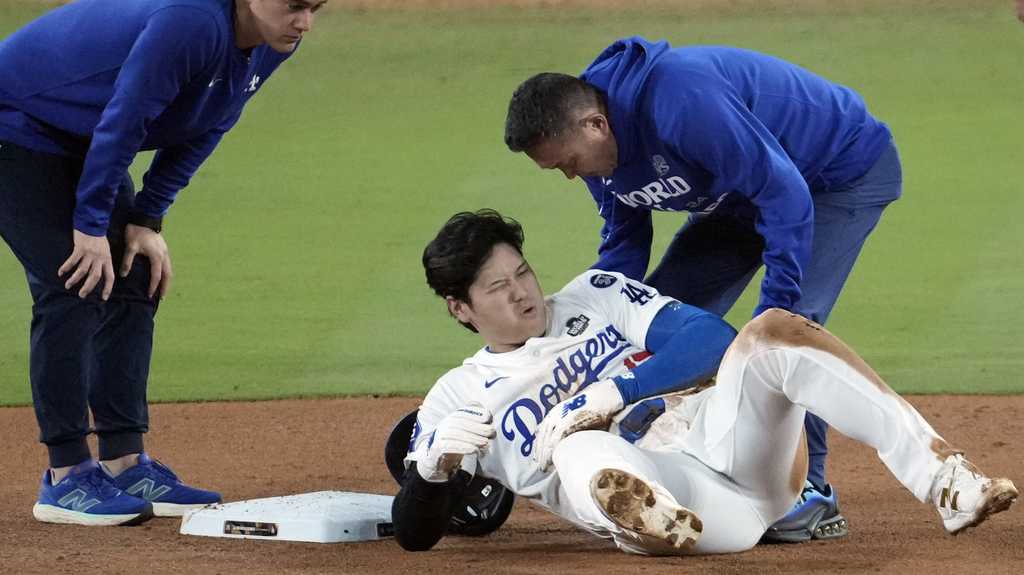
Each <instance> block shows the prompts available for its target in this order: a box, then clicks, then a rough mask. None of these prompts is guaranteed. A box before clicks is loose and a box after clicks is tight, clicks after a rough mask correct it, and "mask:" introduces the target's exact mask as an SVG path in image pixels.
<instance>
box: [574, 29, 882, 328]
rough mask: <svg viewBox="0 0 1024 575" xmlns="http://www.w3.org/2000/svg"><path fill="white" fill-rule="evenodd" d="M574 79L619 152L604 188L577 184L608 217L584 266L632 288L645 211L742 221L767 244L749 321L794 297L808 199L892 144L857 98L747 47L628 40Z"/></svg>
mask: <svg viewBox="0 0 1024 575" xmlns="http://www.w3.org/2000/svg"><path fill="white" fill-rule="evenodd" d="M581 78H582V79H583V80H584V81H585V82H587V83H589V84H591V85H593V86H595V87H596V88H598V89H599V90H601V91H602V92H603V93H604V94H605V95H606V96H607V102H608V116H609V122H610V124H611V128H612V132H613V134H614V136H615V141H616V144H617V145H618V166H617V167H616V169H615V171H614V172H613V174H612V177H611V178H592V177H588V178H583V179H584V181H585V182H586V183H587V187H588V188H589V189H590V193H591V195H593V197H594V200H595V201H596V202H597V204H598V206H599V209H600V213H601V216H602V217H603V218H604V220H605V223H604V226H603V228H602V230H601V237H602V242H601V245H600V248H599V249H598V254H599V259H598V262H597V263H596V264H594V266H593V267H595V268H598V269H605V270H614V271H618V272H621V273H623V274H625V275H626V276H628V277H630V278H633V279H642V278H643V275H644V273H645V271H646V270H647V265H648V263H649V261H650V252H651V240H652V237H653V228H652V224H651V213H650V212H651V210H662V211H688V212H703V213H710V212H712V211H714V212H715V213H718V214H721V213H727V214H734V215H737V216H739V217H744V218H750V219H753V220H754V225H755V226H756V229H757V231H758V233H760V234H761V236H762V237H764V240H765V250H764V255H763V260H764V264H765V278H764V282H763V284H762V286H761V298H760V303H759V305H758V307H757V309H756V311H755V315H757V314H759V313H760V312H762V311H764V310H765V309H768V308H771V307H780V308H783V309H790V308H791V307H792V306H793V305H794V304H795V303H796V302H797V301H798V300H799V299H800V295H801V293H800V279H801V270H802V268H803V267H804V266H806V264H807V262H808V260H809V259H810V252H811V250H810V245H811V240H812V235H813V224H814V208H813V204H812V199H811V196H812V195H814V194H818V193H825V192H828V191H829V190H830V189H835V188H837V187H839V186H842V185H843V184H845V183H848V182H851V181H853V180H855V179H856V178H858V177H860V176H862V175H864V174H865V173H866V172H867V171H868V170H869V169H870V168H871V166H872V165H873V164H874V163H875V162H876V161H877V160H878V158H879V157H880V156H881V154H882V152H883V151H884V150H885V148H886V146H887V145H888V143H889V141H890V139H891V134H890V132H889V129H888V128H887V127H886V126H885V124H883V123H881V122H879V121H878V120H876V119H875V118H873V117H872V116H871V115H870V114H868V112H867V109H866V107H865V105H864V101H863V100H862V99H861V98H860V96H859V95H857V94H856V93H855V92H854V91H852V90H850V89H849V88H845V87H843V86H840V85H837V84H834V83H832V82H829V81H827V80H825V79H823V78H821V77H819V76H816V75H814V74H812V73H810V72H808V71H807V70H804V69H803V68H800V67H799V66H796V65H794V64H790V63H788V62H785V61H783V60H779V59H778V58H773V57H771V56H766V55H764V54H759V53H756V52H751V51H749V50H742V49H737V48H728V47H717V46H692V47H684V48H672V47H671V46H669V44H668V43H667V42H664V41H662V42H656V43H652V42H649V41H647V40H645V39H643V38H640V37H632V38H626V39H623V40H619V41H617V42H615V43H614V44H612V45H611V46H609V47H608V48H607V49H606V50H605V51H604V52H603V53H602V54H601V55H600V56H598V57H597V59H596V60H595V61H594V62H593V63H592V64H591V65H590V66H589V67H588V68H587V69H586V70H585V71H584V72H583V75H582V76H581Z"/></svg>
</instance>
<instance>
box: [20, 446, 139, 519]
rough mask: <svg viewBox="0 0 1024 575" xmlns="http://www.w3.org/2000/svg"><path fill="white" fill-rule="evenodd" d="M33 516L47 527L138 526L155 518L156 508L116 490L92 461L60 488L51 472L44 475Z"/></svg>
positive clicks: (75, 470)
mask: <svg viewBox="0 0 1024 575" xmlns="http://www.w3.org/2000/svg"><path fill="white" fill-rule="evenodd" d="M32 515H33V516H34V517H35V518H36V519H37V520H39V521H42V522H44V523H67V524H72V525H93V526H109V525H138V524H139V523H143V522H145V521H147V520H148V519H149V518H150V517H152V516H153V506H152V505H150V504H149V502H147V501H143V500H142V499H139V498H138V497H132V496H131V495H128V494H127V493H125V492H123V491H121V490H120V489H118V488H117V487H115V486H114V483H113V481H112V479H111V477H110V475H108V474H107V472H106V471H105V470H104V469H103V468H102V467H101V466H100V464H99V463H97V462H96V460H94V459H88V460H86V461H84V462H82V463H79V464H78V465H76V466H74V467H72V468H71V471H70V472H69V473H68V474H67V476H66V477H64V478H63V479H61V480H60V481H58V482H57V484H56V485H54V484H53V476H52V475H51V474H50V470H49V469H47V470H46V471H44V472H43V480H42V482H41V483H40V485H39V500H38V501H36V504H35V505H34V506H33V507H32Z"/></svg>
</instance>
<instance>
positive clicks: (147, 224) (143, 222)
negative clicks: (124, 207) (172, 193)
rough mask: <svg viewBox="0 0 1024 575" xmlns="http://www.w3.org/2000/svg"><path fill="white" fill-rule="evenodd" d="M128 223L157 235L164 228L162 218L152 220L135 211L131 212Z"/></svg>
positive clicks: (151, 217) (150, 217)
mask: <svg viewBox="0 0 1024 575" xmlns="http://www.w3.org/2000/svg"><path fill="white" fill-rule="evenodd" d="M128 223H129V224H132V225H135V226H142V227H144V228H149V229H151V230H153V231H154V232H156V233H158V234H159V233H160V230H162V229H163V227H164V219H163V218H154V217H153V216H149V215H146V214H144V213H142V212H136V211H132V213H131V215H129V216H128Z"/></svg>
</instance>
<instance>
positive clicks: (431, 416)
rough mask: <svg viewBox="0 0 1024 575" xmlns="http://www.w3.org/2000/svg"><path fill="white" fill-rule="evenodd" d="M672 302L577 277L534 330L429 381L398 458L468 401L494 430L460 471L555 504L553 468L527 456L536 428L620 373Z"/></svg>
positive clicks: (595, 277)
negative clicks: (490, 419)
mask: <svg viewBox="0 0 1024 575" xmlns="http://www.w3.org/2000/svg"><path fill="white" fill-rule="evenodd" d="M673 301H675V300H673V299H671V298H669V297H666V296H662V295H660V294H658V292H657V291H655V290H654V288H651V287H648V286H645V285H643V284H641V283H638V282H634V281H631V280H628V279H626V277H625V276H623V275H622V274H618V273H607V272H602V271H596V270H590V271H587V272H585V273H583V274H581V275H580V276H578V277H576V278H575V279H574V280H572V281H571V282H569V284H568V285H566V286H565V288H563V289H562V291H560V292H558V293H556V294H555V295H553V296H550V297H549V298H547V301H546V305H547V315H548V326H547V330H546V332H545V334H544V336H542V337H535V338H531V339H529V340H527V341H526V343H525V344H524V345H523V346H522V347H520V348H518V349H516V350H514V351H509V352H505V353H492V352H490V351H488V350H487V349H486V348H484V349H481V350H480V351H478V352H477V353H476V354H475V355H474V356H472V357H470V358H468V359H466V360H465V361H464V362H463V363H462V365H461V366H459V367H457V368H455V369H453V370H451V371H449V372H448V373H446V374H445V375H444V376H442V377H441V379H439V380H438V381H437V383H436V384H434V386H433V388H431V390H430V392H429V393H428V394H427V396H426V398H425V399H424V400H423V405H422V406H421V407H420V410H419V416H418V419H417V425H416V431H415V432H414V437H413V445H412V449H410V452H411V453H410V455H409V458H408V460H418V459H419V458H420V457H422V456H423V454H424V453H425V452H426V449H427V445H428V440H429V438H430V436H431V434H432V433H433V431H434V429H435V428H436V426H437V424H438V423H440V421H441V420H442V419H443V418H444V417H445V416H446V415H448V414H449V413H451V412H453V411H455V410H457V409H459V408H461V407H464V406H465V405H466V404H468V403H470V402H477V403H480V404H481V405H483V406H484V407H486V408H487V409H488V410H490V412H491V413H492V414H493V416H494V425H495V428H496V430H497V436H496V437H495V438H494V440H493V441H492V442H491V444H490V446H489V447H488V450H487V451H486V452H485V453H483V454H481V455H480V457H479V458H478V469H476V470H474V469H469V471H471V472H472V471H479V472H482V473H483V474H484V475H486V476H487V477H491V478H494V479H497V480H498V481H500V482H501V483H502V484H503V485H505V486H506V487H508V488H509V489H511V490H512V491H514V492H515V493H516V494H517V495H520V496H523V497H527V498H530V499H533V500H534V501H535V502H537V503H539V504H541V505H543V506H545V507H548V508H556V507H557V506H558V503H559V501H558V488H559V480H558V475H557V474H556V473H555V472H554V469H553V468H552V469H550V470H549V471H547V472H544V471H541V470H540V469H539V468H538V466H537V465H536V463H535V462H534V461H533V459H532V457H531V454H532V453H533V440H534V433H535V432H536V430H537V427H538V425H539V424H540V422H541V420H542V419H543V418H544V415H545V414H547V412H548V411H549V410H550V409H551V408H552V407H554V406H555V405H557V404H558V403H559V402H561V401H562V400H564V399H566V398H568V397H571V396H572V395H574V394H575V393H576V392H577V391H579V390H580V389H581V388H584V387H586V386H588V385H590V384H592V383H594V382H596V381H599V380H602V379H608V378H610V377H613V376H616V375H620V374H622V373H624V372H626V371H627V370H628V367H627V365H626V363H625V362H626V360H627V359H628V358H630V356H632V355H634V354H637V353H640V352H643V351H644V342H645V340H646V337H647V328H648V327H649V326H650V324H651V321H652V320H653V319H654V317H655V315H657V313H658V311H660V310H661V308H662V307H664V306H665V305H666V304H667V303H669V302H673ZM466 459H467V460H470V459H471V458H466ZM465 463H466V461H464V464H465Z"/></svg>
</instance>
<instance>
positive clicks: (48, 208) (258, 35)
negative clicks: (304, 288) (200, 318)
mask: <svg viewBox="0 0 1024 575" xmlns="http://www.w3.org/2000/svg"><path fill="white" fill-rule="evenodd" d="M324 2H325V0H134V1H132V2H124V1H123V0H77V1H76V2H72V3H71V4H68V5H66V6H64V7H61V8H58V9H56V10H53V11H52V12H49V13H47V14H45V15H43V16H42V17H41V18H39V19H37V20H35V21H33V22H31V23H29V24H28V25H26V26H25V27H24V28H22V29H20V30H18V31H17V32H15V33H14V34H12V35H11V36H9V37H8V38H6V39H4V40H3V41H2V42H0V235H2V236H3V238H4V240H5V241H6V242H7V245H8V246H10V248H11V251H13V252H14V254H15V256H16V257H17V258H18V260H19V262H21V264H22V266H23V267H24V268H25V274H26V276H27V279H28V285H29V290H30V291H31V294H32V300H33V307H32V327H31V332H32V333H31V349H30V359H29V363H30V380H31V384H32V398H33V404H34V406H35V413H36V419H37V421H38V423H39V428H40V440H41V441H42V442H43V443H45V444H46V446H47V449H48V452H49V469H47V470H46V472H45V473H44V474H43V479H42V483H41V486H40V490H39V499H38V501H37V503H36V505H35V507H34V509H33V514H34V515H35V517H36V518H37V519H38V520H40V521H46V522H53V523H76V524H84V525H122V524H135V523H140V522H142V521H145V520H146V519H148V518H149V517H151V516H152V515H158V516H160V515H169V516H173V515H181V514H182V513H183V512H184V511H185V510H186V509H189V508H192V507H197V506H202V505H205V504H208V503H212V502H216V501H220V495H219V494H218V493H216V492H213V491H206V490H202V489H196V488H193V487H189V486H188V485H185V484H184V483H182V482H181V481H180V480H179V479H178V478H177V477H176V476H175V475H174V473H173V472H172V471H171V470H170V469H169V468H167V467H166V466H164V465H163V464H161V463H159V462H157V461H155V460H153V459H152V458H150V457H149V456H148V455H147V454H146V453H145V451H144V448H143V441H142V435H143V433H145V432H146V431H148V428H149V418H148V411H147V405H146V380H147V377H148V375H149V361H150V354H151V351H152V344H153V318H154V316H155V314H156V310H157V305H158V303H159V300H160V298H161V297H163V296H164V295H166V293H167V290H168V287H169V286H170V281H171V274H172V270H171V259H170V255H169V253H168V250H167V244H166V243H165V242H164V239H163V237H162V236H161V235H160V231H161V226H162V219H163V216H164V214H165V213H166V212H167V210H168V208H169V207H170V205H171V203H172V202H173V201H174V198H175V196H176V195H177V193H178V192H179V191H180V190H181V189H182V188H184V187H185V186H186V185H187V184H188V182H189V179H190V178H191V177H192V175H193V174H194V173H195V171H196V170H197V169H198V168H199V166H200V164H202V162H203V160H205V159H206V158H207V157H208V156H209V155H210V154H211V153H212V152H213V150H214V148H215V147H216V146H217V143H218V142H219V141H220V139H221V137H222V136H223V135H224V133H225V132H227V131H228V130H229V129H230V128H231V127H232V126H233V125H234V124H235V122H237V121H238V119H239V116H240V115H241V113H242V108H243V106H244V105H245V104H246V102H247V101H248V100H249V98H251V97H252V96H253V94H255V93H256V92H257V91H258V90H259V88H260V87H261V86H262V85H263V84H264V83H265V82H266V80H267V78H268V77H269V76H270V75H271V74H272V73H273V72H274V70H275V69H276V68H277V67H278V65H280V64H281V63H282V62H284V61H285V60H286V59H287V58H288V57H289V56H290V55H291V54H292V52H294V50H295V49H296V47H297V46H298V44H299V42H300V40H301V39H302V36H303V34H305V33H306V32H308V31H309V30H310V28H311V27H312V24H313V19H314V13H315V12H317V11H318V10H319V9H320V8H321V7H322V6H323V5H324ZM154 149H155V150H157V153H156V156H155V157H154V159H153V162H152V164H151V165H150V168H149V171H148V172H147V173H146V175H145V177H144V178H143V186H142V191H140V192H139V193H138V194H137V195H136V193H135V188H134V185H133V183H132V181H131V179H130V178H129V176H128V166H129V165H130V164H131V163H132V159H133V158H134V157H135V155H136V153H137V152H139V151H140V150H154ZM225 217H226V218H230V214H225ZM115 265H117V270H118V273H116V274H115V269H114V266H115ZM90 409H91V411H92V416H93V423H94V431H95V433H96V435H97V436H98V444H99V460H100V461H99V462H97V461H96V460H94V459H93V458H92V454H91V452H90V450H89V447H88V444H87V443H86V435H87V434H88V433H89V432H90V429H89V411H90Z"/></svg>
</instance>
